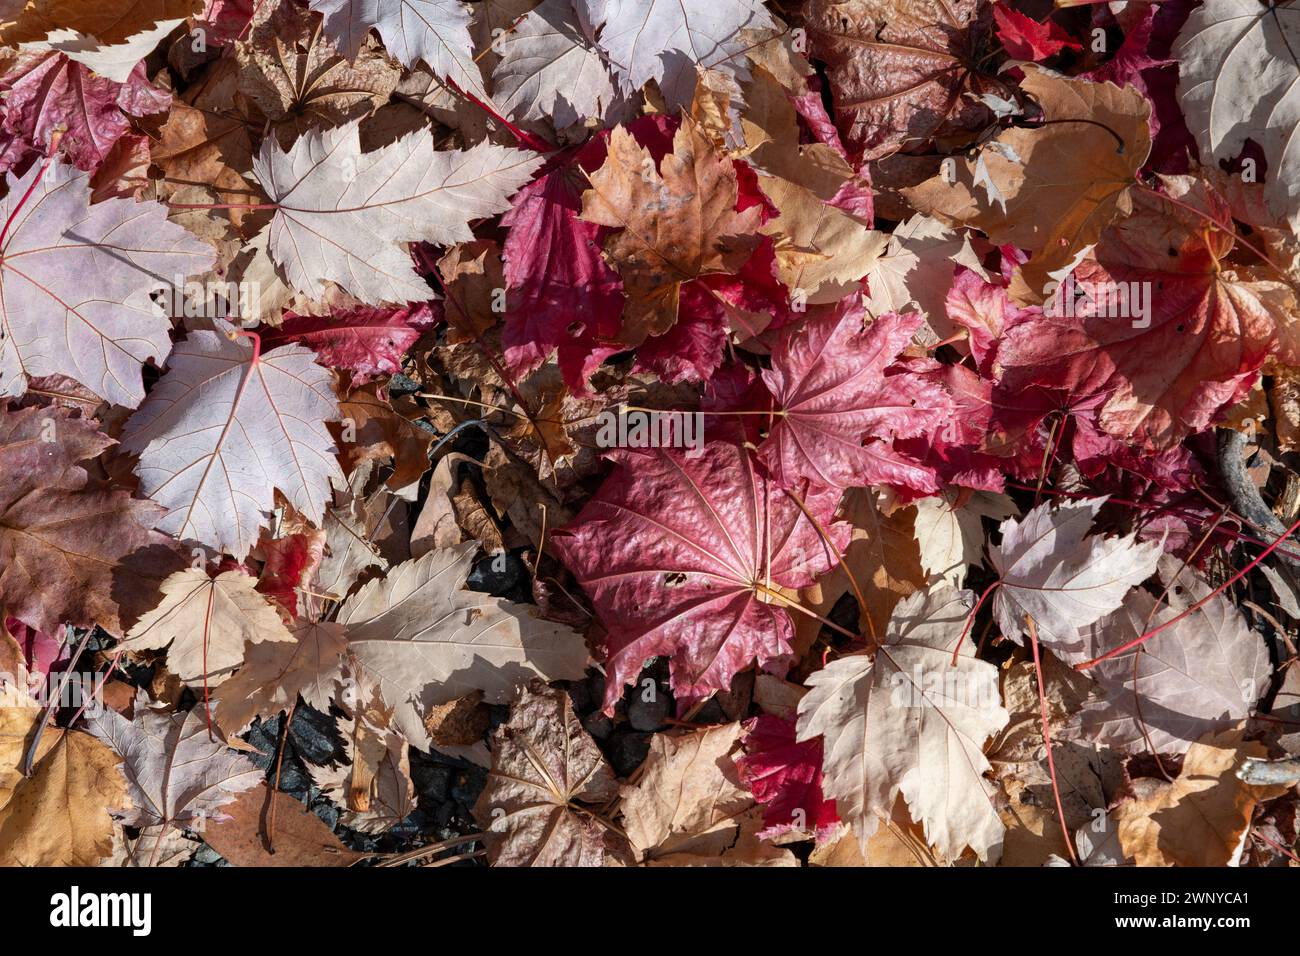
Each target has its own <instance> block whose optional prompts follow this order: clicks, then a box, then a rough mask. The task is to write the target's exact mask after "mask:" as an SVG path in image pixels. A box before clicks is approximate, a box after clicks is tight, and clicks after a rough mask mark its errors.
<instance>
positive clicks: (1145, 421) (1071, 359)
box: [997, 180, 1285, 450]
mask: <svg viewBox="0 0 1300 956" xmlns="http://www.w3.org/2000/svg"><path fill="white" fill-rule="evenodd" d="M1170 188H1172V189H1183V190H1188V191H1186V192H1184V194H1183V196H1182V199H1181V200H1180V201H1182V202H1184V203H1188V202H1190V203H1192V204H1196V205H1199V206H1200V207H1203V208H1205V209H1206V210H1208V213H1209V214H1210V215H1211V216H1213V218H1215V219H1217V220H1218V221H1221V222H1227V221H1229V218H1230V213H1229V211H1228V208H1227V206H1226V204H1225V203H1224V202H1223V201H1222V200H1221V199H1220V198H1218V197H1217V196H1215V195H1213V194H1211V193H1210V192H1209V190H1208V189H1207V188H1205V187H1196V188H1190V187H1189V186H1188V181H1187V180H1183V181H1171V182H1170ZM1135 207H1136V208H1135V211H1134V214H1133V215H1132V216H1130V217H1129V218H1128V219H1126V220H1123V221H1122V222H1121V223H1119V224H1117V225H1116V226H1112V227H1111V228H1110V229H1109V230H1108V231H1107V232H1106V233H1105V234H1104V235H1103V236H1102V241H1101V242H1100V243H1099V244H1098V246H1097V250H1096V258H1095V259H1088V260H1085V261H1084V262H1083V264H1081V265H1080V266H1079V267H1078V268H1077V269H1075V271H1074V274H1073V279H1074V286H1073V289H1075V290H1077V292H1082V294H1081V295H1078V297H1077V299H1076V300H1075V301H1074V302H1073V304H1072V305H1070V306H1069V307H1068V308H1067V307H1066V306H1065V303H1064V300H1063V299H1062V298H1061V297H1060V296H1058V299H1057V300H1056V302H1055V305H1054V307H1053V309H1051V310H1046V311H1051V312H1053V313H1054V314H1050V315H1049V314H1044V315H1043V316H1042V317H1041V318H1038V319H1036V320H1032V321H1028V322H1023V323H1021V324H1019V325H1016V326H1015V327H1013V328H1010V329H1007V331H1006V332H1005V334H1004V335H1003V337H1002V341H1001V342H1000V343H999V345H998V353H997V364H998V365H1000V366H1001V367H1002V369H1003V374H1002V382H1003V384H1004V385H1005V386H1006V387H1007V388H1009V389H1010V390H1011V391H1012V392H1016V391H1019V390H1020V389H1022V388H1024V387H1025V386H1028V385H1031V384H1039V385H1046V386H1050V387H1053V388H1064V389H1066V390H1067V391H1068V392H1070V393H1071V394H1073V395H1079V396H1081V395H1091V394H1096V393H1104V394H1105V404H1104V405H1103V406H1102V408H1101V410H1100V413H1099V414H1098V417H1097V421H1098V424H1099V425H1100V426H1101V428H1102V429H1103V430H1105V431H1106V432H1107V433H1108V434H1110V435H1113V436H1114V437H1116V438H1119V439H1121V440H1125V441H1130V442H1135V443H1137V444H1138V445H1140V446H1142V447H1144V448H1147V449H1149V450H1159V449H1164V448H1170V447H1172V446H1174V445H1176V444H1178V442H1180V441H1181V440H1182V439H1183V438H1184V437H1186V436H1187V435H1189V434H1192V433H1194V432H1197V431H1200V430H1202V429H1204V428H1205V427H1206V426H1208V425H1209V424H1210V422H1212V421H1213V420H1214V418H1215V416H1216V415H1218V413H1219V412H1220V411H1221V410H1222V409H1224V408H1226V407H1227V406H1229V405H1231V404H1233V403H1234V402H1236V401H1239V400H1240V399H1241V398H1242V397H1243V396H1244V395H1245V393H1246V391H1248V390H1249V388H1250V387H1251V385H1252V384H1253V383H1254V381H1255V378H1256V376H1257V375H1258V374H1259V370H1260V368H1261V367H1262V365H1263V364H1264V360H1265V358H1266V357H1267V356H1268V354H1269V352H1270V350H1271V349H1272V348H1273V347H1274V345H1275V343H1276V340H1277V314H1278V313H1279V312H1280V311H1281V310H1282V309H1284V308H1285V294H1284V291H1283V290H1282V289H1281V288H1279V284H1278V283H1276V282H1260V281H1253V280H1251V279H1250V278H1249V277H1247V276H1238V275H1236V274H1234V273H1232V272H1230V271H1228V270H1226V269H1224V268H1223V267H1222V265H1221V263H1222V262H1223V259H1224V257H1225V256H1226V255H1227V253H1228V251H1229V250H1230V249H1231V247H1232V243H1233V239H1232V237H1231V236H1229V235H1227V234H1225V233H1223V232H1221V231H1215V232H1207V231H1206V230H1205V229H1204V223H1203V222H1202V221H1201V220H1200V219H1199V218H1195V217H1193V216H1191V215H1190V214H1188V213H1184V212H1180V211H1179V210H1177V209H1175V208H1174V207H1173V206H1171V205H1170V204H1169V203H1167V202H1166V201H1165V200H1164V199H1162V198H1159V197H1156V196H1153V195H1151V194H1143V193H1140V194H1138V198H1137V200H1136V202H1135ZM1064 288H1065V289H1066V290H1068V289H1070V288H1071V287H1069V286H1066V287H1064ZM1121 292H1122V293H1123V294H1124V295H1125V296H1126V297H1127V296H1132V295H1136V296H1138V297H1139V299H1140V298H1142V297H1144V298H1145V300H1146V302H1147V312H1148V314H1146V315H1138V314H1137V313H1136V311H1134V310H1133V309H1132V307H1131V306H1129V307H1123V306H1122V305H1121V307H1119V308H1117V307H1116V306H1117V304H1119V303H1121V302H1122V300H1121V299H1120V298H1119V293H1121ZM1066 294H1068V292H1067V293H1066ZM1076 294H1077V293H1076ZM1129 301H1130V302H1131V301H1132V300H1131V299H1130V300H1129ZM1071 312H1073V314H1070V313H1071ZM1130 313H1131V314H1130Z"/></svg>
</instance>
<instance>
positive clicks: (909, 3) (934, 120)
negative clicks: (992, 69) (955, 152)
mask: <svg viewBox="0 0 1300 956" xmlns="http://www.w3.org/2000/svg"><path fill="white" fill-rule="evenodd" d="M982 6H983V5H982V4H981V3H980V2H979V0H951V2H943V3H935V2H932V0H848V2H843V0H815V2H814V3H813V4H812V5H811V6H810V8H809V13H808V38H809V40H810V41H811V43H812V51H813V54H814V55H815V56H816V57H817V58H818V59H820V60H822V61H824V62H825V63H826V66H827V75H828V77H829V79H830V83H831V93H832V100H833V102H834V105H835V113H836V118H837V121H838V125H839V127H840V130H841V132H842V133H843V134H844V137H845V139H846V140H847V142H848V144H849V145H850V146H851V147H852V148H853V149H854V150H855V151H856V152H858V153H861V154H862V156H863V157H864V158H865V159H877V158H879V157H881V156H884V155H887V154H889V153H892V152H894V151H896V150H898V149H907V150H913V151H920V150H921V149H923V148H924V147H925V146H926V145H927V144H928V143H930V142H931V141H932V140H936V139H937V140H941V141H952V140H954V139H955V140H957V141H962V140H965V139H968V138H969V137H970V136H971V135H972V134H973V133H974V132H975V131H977V130H978V129H979V128H980V127H982V126H984V125H986V124H988V123H989V122H990V121H991V119H992V116H991V114H990V113H989V111H988V110H987V108H985V107H984V106H983V105H982V104H981V103H980V102H979V101H978V100H975V99H974V98H973V97H972V96H967V95H966V94H967V93H972V94H976V93H981V92H984V91H985V90H986V89H1001V88H1002V84H1000V83H999V82H997V81H996V80H995V79H993V78H991V77H985V76H983V75H982V74H981V73H980V72H979V71H978V69H977V67H976V63H975V54H976V50H977V49H978V48H979V38H980V37H981V36H982V35H986V34H987V32H988V24H987V21H986V20H985V21H981V16H980V14H981V7H982Z"/></svg>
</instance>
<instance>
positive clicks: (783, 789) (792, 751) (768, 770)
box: [736, 714, 840, 842]
mask: <svg viewBox="0 0 1300 956" xmlns="http://www.w3.org/2000/svg"><path fill="white" fill-rule="evenodd" d="M744 744H745V754H744V755H743V756H740V757H737V758H736V766H737V767H739V768H740V779H741V780H743V781H744V782H745V785H746V786H747V787H749V789H750V792H751V793H753V794H754V799H755V800H757V801H758V802H759V803H761V804H763V805H764V809H763V824H764V826H765V828H766V829H764V830H763V831H761V832H760V833H759V836H760V837H763V838H764V839H767V838H771V837H774V836H779V835H780V834H782V833H787V832H789V831H791V830H794V831H797V832H801V833H813V834H816V836H817V840H818V842H821V841H822V840H824V839H826V838H827V837H828V836H830V834H832V833H834V832H835V831H836V829H837V826H838V824H839V822H840V818H839V815H838V814H837V813H836V812H835V801H834V800H827V799H826V797H825V796H824V795H823V794H822V738H821V737H814V738H812V739H811V740H805V741H804V742H802V743H798V742H796V740H795V725H794V721H792V720H783V719H782V718H780V717H773V716H772V715H770V714H763V715H761V716H759V717H755V718H753V719H751V720H747V721H745V739H744Z"/></svg>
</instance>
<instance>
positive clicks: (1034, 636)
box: [1025, 614, 1079, 866]
mask: <svg viewBox="0 0 1300 956" xmlns="http://www.w3.org/2000/svg"><path fill="white" fill-rule="evenodd" d="M1025 629H1026V630H1028V631H1029V646H1030V647H1031V648H1032V649H1033V652H1034V674H1035V676H1037V678H1038V711H1039V714H1040V715H1041V717H1042V720H1043V741H1044V743H1045V744H1046V745H1047V775H1048V777H1050V778H1051V781H1052V796H1053V797H1054V798H1055V800H1056V818H1057V820H1059V821H1060V824H1061V837H1062V838H1063V839H1064V840H1065V849H1066V850H1067V851H1069V854H1070V861H1071V862H1072V863H1073V864H1074V865H1075V866H1078V865H1079V857H1078V855H1077V854H1076V853H1075V852H1074V841H1073V840H1071V839H1070V828H1069V827H1067V826H1066V825H1065V807H1064V806H1063V805H1062V803H1061V788H1060V787H1059V786H1057V783H1056V762H1055V761H1054V760H1053V759H1052V727H1051V724H1050V722H1049V721H1048V719H1047V694H1046V692H1045V691H1044V690H1043V663H1042V661H1041V660H1040V659H1039V656H1038V627H1037V626H1036V625H1035V624H1034V619H1033V617H1031V616H1030V615H1028V614H1026V615H1025Z"/></svg>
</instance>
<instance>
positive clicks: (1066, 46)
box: [993, 3, 1082, 62]
mask: <svg viewBox="0 0 1300 956" xmlns="http://www.w3.org/2000/svg"><path fill="white" fill-rule="evenodd" d="M993 19H994V20H996V21H997V25H998V27H997V33H998V39H999V40H1001V41H1002V48H1003V49H1004V50H1006V51H1007V52H1008V53H1010V54H1011V55H1012V56H1014V57H1015V58H1016V59H1017V60H1033V61H1034V62H1038V61H1039V60H1046V59H1047V58H1048V57H1049V56H1055V55H1056V54H1058V53H1060V52H1061V51H1062V50H1080V49H1082V47H1081V46H1080V45H1079V43H1078V42H1077V41H1076V40H1073V39H1071V38H1070V35H1069V34H1068V33H1066V32H1065V31H1064V30H1062V29H1061V27H1060V26H1058V25H1057V24H1055V23H1053V22H1052V21H1051V20H1048V21H1047V22H1046V23H1039V22H1038V21H1037V20H1035V19H1033V18H1032V17H1027V16H1025V15H1024V14H1023V13H1021V12H1020V11H1018V10H1012V9H1011V8H1009V7H1007V6H1005V5H1004V4H1001V3H995V4H994V5H993Z"/></svg>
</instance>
